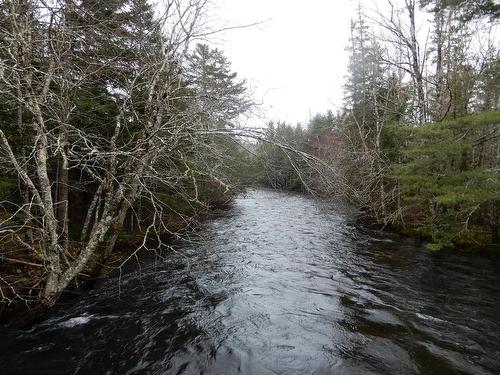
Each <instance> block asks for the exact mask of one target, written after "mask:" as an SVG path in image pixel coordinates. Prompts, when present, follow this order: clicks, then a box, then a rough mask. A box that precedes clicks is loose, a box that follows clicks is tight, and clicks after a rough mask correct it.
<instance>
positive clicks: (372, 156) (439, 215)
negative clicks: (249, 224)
mask: <svg viewBox="0 0 500 375" xmlns="http://www.w3.org/2000/svg"><path fill="white" fill-rule="evenodd" d="M389 4H390V5H391V6H390V8H389V11H387V12H385V11H379V12H367V11H365V9H363V8H362V7H361V6H360V7H359V9H358V12H357V17H355V18H354V19H353V20H352V21H351V30H350V35H351V37H350V44H349V46H348V47H347V51H348V53H349V66H348V75H347V77H346V84H345V86H344V91H345V99H344V102H343V103H342V105H341V106H340V107H339V108H338V109H336V110H335V111H333V110H332V111H329V112H327V113H323V114H317V115H315V116H313V117H312V118H311V120H310V122H309V123H308V124H297V125H296V124H287V123H285V122H280V121H277V122H269V123H267V124H265V126H257V127H253V128H250V127H247V126H244V125H242V123H241V117H242V116H244V115H245V113H248V111H251V110H252V108H254V107H255V106H256V104H255V102H254V100H253V99H252V96H251V92H250V90H249V87H248V84H247V82H245V80H243V79H241V78H240V77H239V76H238V75H237V73H236V72H234V71H233V70H232V68H231V63H230V61H229V60H228V59H227V58H226V56H225V55H224V52H223V51H221V50H220V49H217V48H213V47H212V46H211V45H210V43H207V42H206V40H207V38H209V37H210V36H211V35H212V34H213V33H216V32H217V30H211V29H210V28H208V27H207V25H206V24H205V18H204V14H205V13H204V12H205V8H206V6H207V2H206V1H204V0H192V1H186V2H184V1H178V0H168V1H166V4H165V5H164V6H163V7H162V8H161V10H160V11H158V10H157V9H154V8H153V6H152V5H151V4H150V3H149V2H148V1H146V0H110V1H73V0H57V1H53V2H45V1H29V0H9V1H1V2H0V35H1V38H0V207H1V208H0V298H1V302H2V306H3V307H2V308H7V307H9V306H12V305H25V306H33V305H36V304H41V305H43V306H45V307H50V306H52V305H54V303H55V302H56V301H57V300H58V298H59V297H60V296H61V294H62V293H63V292H64V291H65V290H68V289H72V288H77V287H78V286H79V285H81V284H84V283H85V282H86V281H88V279H91V278H92V277H95V276H96V275H99V274H100V273H102V272H106V271H109V270H112V269H117V268H120V267H121V265H123V264H124V262H126V261H127V260H130V259H133V258H134V257H136V256H137V254H138V253H139V252H140V251H142V250H155V249H162V248H170V246H171V241H172V240H173V239H177V238H181V237H182V236H183V234H182V233H183V232H184V231H188V230H190V229H192V228H194V227H195V226H196V224H197V223H198V222H200V221H202V220H203V218H204V217H206V216H207V215H209V213H210V210H211V209H213V208H216V207H223V206H225V205H228V204H231V201H232V197H234V196H235V195H236V194H237V193H238V192H240V191H241V190H242V189H244V188H245V186H248V185H264V186H269V187H272V188H276V189H284V190H297V191H301V192H303V193H305V194H313V195H319V196H322V197H325V198H332V197H341V198H342V199H345V200H347V201H349V203H350V204H352V205H353V206H354V207H357V208H358V209H359V210H360V213H361V215H362V216H363V218H364V219H365V220H368V221H370V222H373V223H376V224H377V225H379V226H380V227H382V228H391V229H394V230H397V231H399V232H401V233H404V234H407V235H411V236H416V237H419V238H422V239H423V240H425V242H426V247H427V248H428V249H429V250H439V249H442V248H453V247H457V248H467V249H469V248H471V249H472V248H486V247H492V248H493V247H495V246H497V245H498V243H499V227H500V225H499V219H500V218H499V215H500V212H499V211H500V184H499V172H500V169H499V168H500V167H499V165H500V163H499V161H500V142H499V139H500V111H499V106H500V55H499V48H498V40H496V39H495V32H496V31H497V27H498V19H499V17H500V9H499V6H498V5H495V3H494V2H493V1H490V0H481V1H472V0H422V1H417V0H404V1H400V2H399V4H397V5H395V4H393V3H392V2H389ZM422 15H423V16H425V17H427V18H428V19H429V22H431V23H432V35H420V28H419V27H418V22H419V20H418V17H422ZM263 125H264V124H263ZM123 247H125V248H127V249H128V250H129V251H128V252H125V253H123V252H122V251H121V250H120V249H121V248H123ZM130 249H133V250H130Z"/></svg>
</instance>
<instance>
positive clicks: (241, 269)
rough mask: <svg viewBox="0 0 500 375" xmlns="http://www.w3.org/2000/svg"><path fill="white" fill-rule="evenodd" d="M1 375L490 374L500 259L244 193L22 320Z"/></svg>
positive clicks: (499, 331) (313, 206)
mask: <svg viewBox="0 0 500 375" xmlns="http://www.w3.org/2000/svg"><path fill="white" fill-rule="evenodd" d="M0 335H1V336H0V337H1V338H0V373H2V374H163V373H165V374H201V373H203V374H236V373H242V374H419V373H422V374H457V373H458V374H460V373H467V374H498V373H500V261H499V260H498V259H497V260H495V259H489V258H486V257H484V256H483V257H481V256H477V255H461V254H458V253H457V252H451V251H450V252H439V253H429V252H427V251H425V250H424V249H422V248H421V247H418V246H416V245H415V244H414V242H413V241H412V240H409V239H405V238H402V237H399V236H397V235H393V234H388V233H380V232H378V231H374V230H370V229H367V228H363V227H360V226H357V225H355V224H354V223H353V221H352V214H350V213H349V212H348V210H346V209H345V207H342V205H340V204H334V203H325V202H322V201H318V200H314V199H312V198H309V197H305V196H301V195H293V194H288V193H281V192H275V191H271V190H254V191H250V192H249V193H247V194H246V195H244V196H241V197H239V198H238V199H237V200H236V202H235V204H234V207H233V208H231V209H230V210H229V211H228V212H226V213H224V214H221V215H220V216H218V217H217V218H215V219H213V220H211V221H209V222H208V223H206V224H204V225H203V226H202V228H200V229H199V231H197V233H196V235H194V236H193V238H192V240H191V241H188V242H186V243H184V244H182V245H181V246H180V247H179V248H178V249H177V251H176V252H170V253H169V254H168V255H167V256H166V257H165V258H164V259H162V258H159V257H157V256H153V255H151V256H146V257H145V258H142V261H141V265H138V264H131V265H130V266H129V269H128V270H127V271H125V272H124V273H123V274H122V275H118V274H116V275H110V276H109V277H107V278H106V279H104V280H102V281H100V282H99V283H98V285H97V286H96V288H95V289H93V290H92V291H90V292H88V293H85V294H84V295H83V296H82V297H81V298H79V299H78V301H77V302H73V303H71V304H68V305H63V306H59V307H56V308H55V309H54V311H53V312H51V314H50V316H48V317H47V318H46V319H45V320H44V321H42V322H40V323H38V324H37V325H35V326H34V327H33V328H31V329H30V330H27V331H26V330H25V331H21V330H13V329H12V328H11V329H6V328H3V329H2V330H1V331H0Z"/></svg>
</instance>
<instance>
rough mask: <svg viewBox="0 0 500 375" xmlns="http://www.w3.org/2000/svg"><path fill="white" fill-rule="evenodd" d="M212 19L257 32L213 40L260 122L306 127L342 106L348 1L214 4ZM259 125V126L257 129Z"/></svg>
mask: <svg viewBox="0 0 500 375" xmlns="http://www.w3.org/2000/svg"><path fill="white" fill-rule="evenodd" d="M214 2H215V9H214V10H213V15H214V16H215V17H217V19H218V22H221V23H222V24H223V25H224V24H226V25H227V26H233V25H243V24H251V23H254V22H259V21H262V22H263V24H260V25H258V26H254V27H250V28H245V29H237V30H231V31H227V32H224V33H222V34H220V35H218V36H217V37H216V39H215V42H216V46H218V47H220V48H221V49H223V50H224V52H225V55H226V56H227V57H228V58H229V60H230V61H231V62H232V68H233V71H236V72H237V73H238V75H239V77H240V78H245V79H246V80H247V81H248V82H249V84H250V87H251V88H252V90H253V92H254V97H255V100H256V101H257V102H262V106H261V107H260V116H253V117H252V118H251V119H250V121H249V122H250V123H251V124H250V125H253V126H255V125H262V124H263V123H265V122H266V121H268V120H285V121H287V122H290V123H292V124H296V123H297V122H301V123H307V121H308V120H309V115H310V114H312V115H314V114H315V113H317V112H325V111H326V110H328V109H331V110H333V111H336V110H337V108H338V107H339V106H340V105H341V103H342V97H343V88H342V86H343V83H344V77H345V75H346V67H347V63H348V53H347V52H346V51H345V48H346V46H347V45H348V42H349V33H350V31H349V30H350V20H351V18H352V15H353V14H354V13H355V10H356V9H355V8H356V7H357V4H358V1H353V0H308V1H299V0H214ZM259 123H260V124H259Z"/></svg>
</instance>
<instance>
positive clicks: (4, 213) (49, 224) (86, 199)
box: [0, 0, 251, 306]
mask: <svg viewBox="0 0 500 375" xmlns="http://www.w3.org/2000/svg"><path fill="white" fill-rule="evenodd" d="M206 4H207V2H206V1H196V0H195V1H186V2H184V1H173V0H172V1H171V0H167V1H165V2H164V3H163V5H162V6H158V7H156V8H154V9H153V8H152V7H151V5H150V4H149V2H147V1H146V0H114V1H75V0H56V1H51V2H45V1H26V0H12V1H3V2H0V124H1V126H0V204H1V207H0V298H1V302H2V303H3V306H5V305H8V304H11V303H16V302H22V303H26V304H30V303H32V302H42V303H43V304H45V305H47V306H50V305H52V304H53V303H54V302H55V301H56V299H57V298H58V296H59V295H60V294H61V292H62V291H64V290H65V289H66V288H68V287H69V286H72V285H76V284H78V283H79V282H81V281H82V280H85V278H86V277H87V276H88V274H91V273H92V272H93V270H94V267H96V266H98V265H102V264H104V263H106V261H107V260H109V259H110V256H111V255H112V252H113V249H114V248H115V244H116V243H117V241H119V240H120V239H123V238H124V236H125V235H127V233H129V237H130V236H131V235H133V236H134V238H133V241H134V243H137V244H138V248H137V247H134V249H135V248H137V250H139V249H143V248H147V249H157V248H161V247H162V246H163V245H164V238H165V235H168V234H170V235H176V233H177V231H178V230H179V229H180V228H181V227H185V226H187V225H190V223H191V222H192V221H193V216H194V215H196V213H197V212H199V211H200V210H205V209H207V208H208V207H209V206H210V205H214V204H222V203H224V202H225V201H227V199H228V197H229V194H230V192H229V191H228V190H229V187H230V185H231V184H232V182H234V181H235V180H238V179H239V178H240V176H239V175H238V174H237V173H235V172H234V171H235V170H236V171H237V170H238V168H236V166H237V165H240V164H244V163H243V162H241V159H242V158H245V157H246V154H244V152H243V149H242V148H241V147H240V144H239V142H240V141H238V139H237V138H235V136H238V135H241V134H242V133H241V132H240V131H237V130H235V129H236V127H237V123H236V122H237V119H238V117H239V116H240V115H241V114H242V113H244V112H245V111H246V110H247V109H248V108H249V107H250V106H251V101H250V100H249V99H248V95H247V92H246V91H247V89H246V86H245V82H244V81H241V80H239V79H238V78H237V76H236V74H235V73H233V72H232V71H231V69H230V63H229V62H228V60H227V59H226V57H225V56H224V55H223V53H222V52H221V51H219V50H217V49H212V48H210V47H208V46H206V45H203V44H198V45H197V46H196V40H201V39H203V38H205V37H206V36H207V35H209V34H210V33H212V32H214V30H208V29H207V28H206V27H205V26H204V22H205V21H204V20H205V19H206V14H205V12H206ZM115 265H116V264H115Z"/></svg>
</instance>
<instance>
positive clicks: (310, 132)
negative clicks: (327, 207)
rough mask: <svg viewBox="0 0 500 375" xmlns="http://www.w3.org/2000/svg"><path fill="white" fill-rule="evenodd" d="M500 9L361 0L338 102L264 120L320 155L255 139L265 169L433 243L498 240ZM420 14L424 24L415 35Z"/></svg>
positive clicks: (273, 178) (273, 181)
mask: <svg viewBox="0 0 500 375" xmlns="http://www.w3.org/2000/svg"><path fill="white" fill-rule="evenodd" d="M398 4H399V7H398ZM499 16H500V9H499V6H498V5H496V4H495V3H494V2H492V1H488V0H484V1H465V0H464V1H446V0H432V1H431V0H429V1H421V2H417V1H415V0H405V1H400V2H398V3H396V4H392V5H391V6H390V7H388V10H387V11H386V12H377V13H375V14H374V13H373V12H367V13H366V14H365V13H364V12H363V9H361V7H360V8H359V9H358V15H357V17H356V19H355V20H353V21H352V24H351V39H350V45H349V48H348V51H349V53H350V60H349V66H348V76H347V80H346V85H345V88H344V89H345V101H344V105H343V108H342V109H341V110H340V111H339V112H338V113H337V114H335V115H333V114H332V113H328V114H326V115H318V116H316V117H315V118H314V119H312V121H311V123H310V124H309V126H308V127H307V128H304V129H302V128H300V127H294V126H289V125H286V124H280V125H278V126H277V127H275V126H273V127H271V128H270V132H272V134H273V135H274V136H275V137H277V138H279V139H281V140H282V141H283V142H285V141H289V140H291V142H292V143H293V144H296V145H299V149H300V150H303V151H305V152H308V153H310V154H312V155H315V156H317V157H318V158H320V159H321V160H322V161H323V162H322V163H319V164H318V163H313V162H308V159H304V158H302V157H297V154H293V153H287V152H286V150H284V151H283V150H280V149H279V147H277V146H273V145H272V144H269V143H267V142H266V143H261V144H260V145H259V147H258V148H257V149H258V150H259V152H258V155H259V156H260V157H262V158H263V159H264V160H265V163H264V165H269V166H271V165H273V166H278V168H277V169H276V170H273V169H272V168H267V169H266V173H267V175H266V177H264V179H263V180H264V181H265V182H266V183H268V184H270V185H277V186H279V187H285V188H297V185H300V188H303V189H310V190H314V191H315V192H317V193H321V194H327V195H332V194H337V195H342V196H344V197H345V198H347V199H348V200H350V201H351V202H353V203H354V204H355V205H357V206H358V207H360V208H361V209H362V210H363V212H364V213H365V214H366V215H367V216H368V217H370V218H372V219H374V220H376V221H377V222H378V223H380V224H382V225H386V226H387V225H390V226H392V227H396V228H398V229H400V230H401V231H403V232H406V233H410V234H414V235H418V236H421V237H423V238H426V239H427V240H428V241H429V243H428V245H427V246H428V247H429V248H430V249H440V248H443V247H453V246H455V245H457V244H460V245H462V246H471V247H478V246H486V245H491V244H498V242H499V209H500V207H499V204H500V182H499V172H500V169H499V165H500V142H499V140H500V112H498V108H499V105H500V57H499V50H498V41H496V40H495V33H496V32H497V30H498V17H499ZM425 18H427V19H428V21H427V22H430V24H431V30H432V33H431V35H429V36H428V35H420V32H422V30H425V28H423V27H422V26H423V25H422V24H419V19H425ZM299 156H300V155H299ZM299 181H300V183H299Z"/></svg>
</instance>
